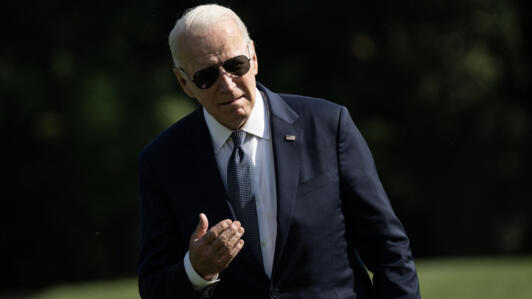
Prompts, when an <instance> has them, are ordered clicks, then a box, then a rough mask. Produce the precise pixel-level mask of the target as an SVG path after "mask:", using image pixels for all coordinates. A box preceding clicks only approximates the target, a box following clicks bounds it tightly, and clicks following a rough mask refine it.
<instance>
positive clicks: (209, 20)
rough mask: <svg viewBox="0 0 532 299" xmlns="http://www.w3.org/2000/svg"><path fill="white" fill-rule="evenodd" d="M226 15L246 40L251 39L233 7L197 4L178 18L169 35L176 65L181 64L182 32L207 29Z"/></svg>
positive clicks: (169, 42)
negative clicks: (179, 50) (180, 39)
mask: <svg viewBox="0 0 532 299" xmlns="http://www.w3.org/2000/svg"><path fill="white" fill-rule="evenodd" d="M224 17H230V18H231V19H233V20H234V21H235V22H236V24H237V26H238V29H239V30H240V34H241V35H242V39H243V40H244V42H246V43H248V42H249V41H250V38H249V33H248V29H247V28H246V25H245V24H244V22H242V20H241V19H240V17H239V16H238V15H237V14H236V13H235V12H234V11H232V10H231V9H229V8H227V7H224V6H220V5H218V4H205V5H199V6H196V7H194V8H191V9H188V10H187V11H185V13H184V14H183V15H182V16H181V17H180V18H179V19H178V20H177V22H176V24H175V26H174V28H173V29H172V31H171V32H170V35H169V36H168V44H169V46H170V51H171V52H172V58H173V60H174V64H175V66H176V67H180V66H181V62H180V61H179V55H178V54H179V53H178V48H179V37H180V36H181V34H183V33H185V32H201V31H205V30H207V29H209V28H211V27H212V26H213V25H215V24H216V23H217V22H218V21H220V19H222V18H224Z"/></svg>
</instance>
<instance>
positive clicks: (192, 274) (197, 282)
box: [183, 251, 220, 291]
mask: <svg viewBox="0 0 532 299" xmlns="http://www.w3.org/2000/svg"><path fill="white" fill-rule="evenodd" d="M183 262H184V264H185V272H186V273H187V276H188V279H189V280H190V283H191V284H192V286H193V287H194V289H195V290H196V291H199V290H202V289H203V288H205V287H208V286H211V285H213V284H215V283H217V282H218V281H220V280H219V279H218V274H216V275H215V276H214V277H213V279H212V280H210V281H209V280H205V279H203V278H202V277H201V276H200V275H199V274H198V272H196V270H194V267H192V264H191V263H190V256H189V252H188V251H187V254H185V258H184V261H183Z"/></svg>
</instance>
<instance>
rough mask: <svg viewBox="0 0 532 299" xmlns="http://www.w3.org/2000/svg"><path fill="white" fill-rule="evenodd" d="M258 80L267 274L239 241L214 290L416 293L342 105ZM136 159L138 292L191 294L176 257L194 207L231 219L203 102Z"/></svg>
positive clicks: (366, 154)
mask: <svg viewBox="0 0 532 299" xmlns="http://www.w3.org/2000/svg"><path fill="white" fill-rule="evenodd" d="M257 87H258V89H259V90H260V91H261V92H262V93H263V94H264V95H265V101H266V102H267V107H268V109H269V111H270V125H271V132H272V143H273V152H274V160H275V176H276V184H277V228H278V231H277V242H276V248H275V256H274V264H273V270H272V277H271V279H269V278H268V277H267V276H266V274H265V273H264V269H263V268H262V267H261V264H260V263H259V262H257V261H254V260H253V259H252V258H251V255H250V254H249V253H248V252H247V251H246V247H245V245H244V249H243V250H242V251H241V252H240V253H239V254H238V255H237V257H236V258H235V259H234V260H233V262H232V263H231V264H230V265H229V267H228V268H227V269H226V270H224V271H223V272H222V273H220V277H219V278H220V279H221V281H220V282H218V283H217V284H216V285H215V286H214V287H213V288H212V289H211V290H210V292H209V295H210V296H212V298H324V299H332V298H359V299H360V298H362V299H366V298H409V299H410V298H420V295H419V286H418V280H417V274H416V269H415V266H414V262H413V259H412V254H411V251H410V247H409V241H408V238H407V236H406V234H405V232H404V229H403V226H402V225H401V223H400V222H399V220H398V219H397V217H396V216H395V214H394V212H393V210H392V207H391V205H390V202H389V200H388V198H387V196H386V193H385V191H384V189H383V187H382V185H381V182H380V180H379V177H378V175H377V171H376V168H375V165H374V162H373V158H372V156H371V153H370V150H369V149H368V147H367V145H366V143H365V141H364V139H363V138H362V136H361V134H360V133H359V131H358V129H357V128H356V127H355V125H354V123H353V121H352V120H351V117H350V115H349V113H348V111H347V109H346V108H345V107H342V106H339V105H336V104H334V103H331V102H328V101H325V100H321V99H315V98H308V97H302V96H295V95H284V94H276V93H273V92H271V91H270V90H268V89H267V88H265V87H264V86H262V85H261V84H257ZM286 135H294V136H296V139H295V141H290V140H286V139H285V136H286ZM139 161H140V188H141V252H140V257H139V268H138V270H139V289H140V293H141V296H142V297H143V298H158V299H161V298H196V297H198V296H199V294H198V293H196V292H194V291H193V288H192V286H191V284H190V282H189V280H188V278H187V276H186V273H185V270H184V266H183V257H184V255H185V253H186V252H187V250H188V244H189V239H190V235H191V234H192V232H193V231H194V229H195V228H196V226H197V223H198V214H199V213H201V212H203V213H205V214H206V215H207V217H208V219H209V223H210V224H211V225H214V224H216V223H218V222H219V221H221V220H224V219H227V218H231V219H234V215H233V212H232V208H231V204H230V202H229V199H228V197H227V194H226V191H225V188H224V185H223V183H222V179H221V177H220V175H219V172H218V167H217V164H216V160H215V156H214V152H213V147H212V142H211V137H210V135H209V131H208V129H207V126H206V123H205V120H204V117H203V111H202V109H201V107H200V108H198V109H196V110H195V111H194V112H192V113H191V114H189V115H188V116H186V117H185V118H183V119H182V120H180V121H178V122H177V123H175V124H174V125H172V126H171V127H169V128H168V129H166V130H165V131H164V132H163V133H162V134H161V135H159V136H158V137H157V138H156V139H155V140H154V141H152V142H151V143H150V144H149V145H148V146H147V147H146V148H145V149H144V150H143V151H142V152H141V154H140V159H139ZM258 183H259V184H260V182H258ZM360 258H362V260H363V261H364V264H365V266H367V268H368V269H369V270H370V271H371V272H373V282H372V281H371V280H370V279H369V277H368V274H367V272H366V269H365V266H364V264H362V262H361V260H360Z"/></svg>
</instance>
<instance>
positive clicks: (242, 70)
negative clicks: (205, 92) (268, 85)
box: [193, 55, 250, 89]
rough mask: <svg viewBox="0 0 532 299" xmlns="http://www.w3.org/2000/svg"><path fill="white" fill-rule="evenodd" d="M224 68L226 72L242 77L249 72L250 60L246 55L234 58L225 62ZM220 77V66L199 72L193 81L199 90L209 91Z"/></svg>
mask: <svg viewBox="0 0 532 299" xmlns="http://www.w3.org/2000/svg"><path fill="white" fill-rule="evenodd" d="M222 66H223V68H224V70H225V71H226V72H228V73H230V74H233V75H235V76H242V75H244V74H246V73H247V72H248V71H249V67H250V65H249V58H247V56H246V55H240V56H237V57H233V58H231V59H229V60H227V61H225V62H224V63H223V65H222ZM219 75H220V72H219V71H218V66H216V65H215V66H211V67H208V68H204V69H202V70H199V71H197V72H196V73H195V74H194V77H193V81H194V83H195V84H196V86H197V87H198V88H201V89H207V88H209V87H211V86H212V85H213V84H214V82H216V79H218V76H219Z"/></svg>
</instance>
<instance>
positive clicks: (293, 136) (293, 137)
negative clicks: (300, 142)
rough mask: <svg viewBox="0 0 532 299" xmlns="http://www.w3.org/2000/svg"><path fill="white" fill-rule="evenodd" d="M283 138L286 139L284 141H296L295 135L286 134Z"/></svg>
mask: <svg viewBox="0 0 532 299" xmlns="http://www.w3.org/2000/svg"><path fill="white" fill-rule="evenodd" d="M284 140H286V141H296V135H286V136H284Z"/></svg>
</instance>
